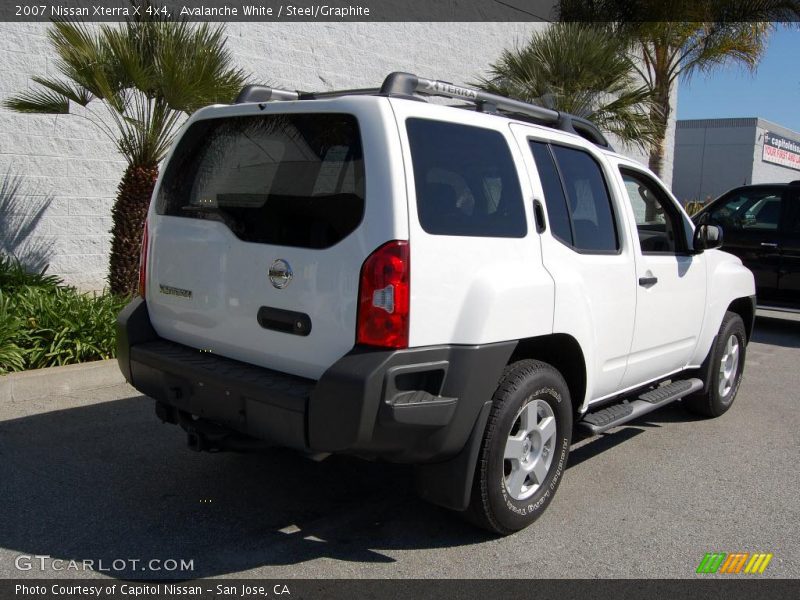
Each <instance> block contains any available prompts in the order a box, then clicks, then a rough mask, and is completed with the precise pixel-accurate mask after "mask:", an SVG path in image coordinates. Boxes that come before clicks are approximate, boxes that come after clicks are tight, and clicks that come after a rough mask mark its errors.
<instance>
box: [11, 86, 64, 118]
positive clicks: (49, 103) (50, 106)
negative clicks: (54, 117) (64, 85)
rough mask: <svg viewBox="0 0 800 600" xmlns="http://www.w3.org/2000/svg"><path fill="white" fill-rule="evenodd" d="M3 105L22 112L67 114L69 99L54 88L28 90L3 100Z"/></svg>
mask: <svg viewBox="0 0 800 600" xmlns="http://www.w3.org/2000/svg"><path fill="white" fill-rule="evenodd" d="M3 106H4V107H5V108H8V109H10V110H15V111H17V112H21V113H40V114H67V113H68V112H69V99H68V98H67V97H66V96H64V95H62V94H59V93H58V92H54V91H53V90H49V89H44V90H28V91H25V92H22V93H20V94H16V95H14V96H11V97H9V98H7V99H5V100H4V101H3Z"/></svg>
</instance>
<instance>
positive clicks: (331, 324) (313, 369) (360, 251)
mask: <svg viewBox="0 0 800 600" xmlns="http://www.w3.org/2000/svg"><path fill="white" fill-rule="evenodd" d="M298 112H314V113H324V112H336V113H348V114H353V115H355V116H356V118H357V119H358V122H359V127H360V130H361V139H362V145H363V150H364V170H365V176H366V196H367V198H366V204H365V211H364V219H363V221H362V223H361V225H360V226H359V227H358V228H357V229H356V230H355V231H354V232H353V233H351V234H350V235H348V236H347V237H346V238H344V239H343V240H342V241H340V242H339V243H337V244H335V245H334V246H332V247H330V248H327V249H320V250H317V249H308V248H297V247H287V246H276V245H270V244H259V243H251V242H244V241H242V240H240V239H239V238H237V237H236V236H235V235H234V234H233V233H232V232H231V231H230V229H228V227H226V226H225V225H223V224H222V223H218V222H214V221H209V220H200V219H184V218H180V217H169V216H160V215H158V214H156V212H155V205H152V206H151V209H150V213H149V215H148V230H149V235H150V238H151V240H150V247H149V253H148V259H149V264H148V278H147V305H148V311H149V313H150V318H151V320H152V323H153V327H154V328H155V330H156V332H157V333H158V334H159V335H160V336H161V337H164V338H166V339H168V340H172V341H176V342H180V343H183V344H187V345H189V346H192V347H195V348H201V349H208V350H211V351H213V352H214V353H215V354H219V355H221V356H228V357H231V358H234V359H238V360H242V361H245V362H248V363H252V364H256V365H260V366H264V367H269V368H272V369H277V370H280V371H283V372H287V373H292V374H295V375H300V376H303V377H310V378H314V379H317V378H319V377H320V376H321V375H322V373H323V372H324V371H325V370H326V369H327V368H328V367H329V366H330V365H331V364H333V363H334V362H335V361H336V360H338V359H339V358H340V357H341V356H342V355H344V354H345V353H346V352H347V351H349V350H350V349H351V348H352V347H353V344H354V343H355V331H356V308H357V300H358V284H359V273H360V271H361V265H362V264H363V262H364V260H365V259H366V257H367V256H368V255H369V254H371V253H372V251H373V250H375V249H376V248H378V247H379V246H380V245H382V244H383V243H385V242H386V241H388V240H391V239H407V238H408V227H407V223H408V217H407V215H406V202H405V183H404V180H403V178H402V170H401V169H398V168H397V165H401V164H402V160H401V158H400V156H399V148H398V144H397V140H396V135H395V133H394V132H395V131H396V126H395V122H394V117H393V115H392V112H391V109H390V107H389V101H388V100H387V99H386V98H376V97H357V96H353V97H350V98H340V99H335V100H322V101H317V102H280V103H273V104H269V105H268V107H267V108H266V109H265V110H263V111H262V110H260V109H259V108H258V106H257V105H255V104H247V105H240V106H235V107H217V108H208V109H204V110H203V111H200V112H198V113H197V114H196V115H195V116H194V118H193V119H192V120H191V121H190V123H188V124H187V126H188V125H190V124H191V123H193V122H195V121H197V120H201V119H212V118H215V117H234V116H246V115H254V116H258V115H264V114H267V113H273V114H277V113H298ZM160 183H161V181H160V179H159V182H158V184H159V185H160ZM278 259H283V260H285V261H287V262H288V263H289V265H290V266H291V268H292V270H293V272H294V277H293V279H292V280H291V282H290V283H289V285H287V286H286V287H285V288H284V289H276V288H274V287H273V286H272V284H271V283H270V281H269V278H268V276H267V273H268V271H269V268H270V266H271V265H272V264H273V262H274V261H276V260H278ZM159 285H166V286H170V287H173V288H179V289H183V290H190V291H191V292H192V297H191V298H184V297H178V296H174V295H167V294H163V293H161V292H160V288H159ZM262 306H269V307H273V308H279V309H285V310H293V311H298V312H302V313H305V314H307V315H308V316H309V317H310V319H311V333H310V334H309V335H308V336H297V335H287V334H285V333H280V332H276V331H271V330H267V329H264V328H262V327H260V326H259V324H258V321H257V315H258V310H259V308H260V307H262Z"/></svg>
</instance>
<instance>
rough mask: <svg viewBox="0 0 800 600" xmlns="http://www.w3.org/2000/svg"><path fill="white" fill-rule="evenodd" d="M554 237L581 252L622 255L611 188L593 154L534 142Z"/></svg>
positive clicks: (535, 155)
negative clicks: (618, 253)
mask: <svg viewBox="0 0 800 600" xmlns="http://www.w3.org/2000/svg"><path fill="white" fill-rule="evenodd" d="M531 151H532V152H533V159H534V161H535V162H536V169H537V171H538V172H539V177H540V179H541V182H542V187H543V189H544V195H545V205H546V206H547V215H548V217H549V221H550V228H551V231H552V233H553V235H554V236H555V237H556V238H557V239H559V240H561V241H562V242H564V243H565V244H567V245H568V246H571V247H572V248H574V249H575V250H578V251H579V252H588V253H594V254H610V253H617V252H618V251H619V237H618V235H617V225H616V221H615V220H614V213H613V210H612V207H611V198H610V197H609V194H608V186H607V185H606V180H605V177H604V176H603V171H602V169H601V168H600V165H599V164H597V161H595V159H594V158H592V156H591V154H589V153H588V152H585V151H583V150H578V149H576V148H569V147H566V146H557V145H555V144H547V143H544V142H531Z"/></svg>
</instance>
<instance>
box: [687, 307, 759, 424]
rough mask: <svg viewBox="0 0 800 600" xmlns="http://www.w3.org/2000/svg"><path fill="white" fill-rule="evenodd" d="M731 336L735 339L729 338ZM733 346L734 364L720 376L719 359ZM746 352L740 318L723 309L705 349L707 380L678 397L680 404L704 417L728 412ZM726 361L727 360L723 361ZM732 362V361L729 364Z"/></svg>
mask: <svg viewBox="0 0 800 600" xmlns="http://www.w3.org/2000/svg"><path fill="white" fill-rule="evenodd" d="M732 340H735V342H732ZM731 343H734V344H735V345H736V346H737V353H738V357H737V360H736V365H735V367H732V369H731V370H730V373H731V374H730V376H729V377H727V378H725V380H724V381H723V378H722V377H721V374H722V372H723V364H722V362H723V359H724V358H725V357H726V355H728V354H729V348H730V344H731ZM746 354H747V333H746V332H745V328H744V322H743V321H742V318H741V317H740V316H739V315H737V314H736V313H733V312H727V313H725V318H724V319H723V320H722V325H721V326H720V328H719V334H718V335H717V339H716V341H715V342H714V345H713V346H712V348H711V352H710V353H709V360H710V361H711V366H710V369H709V371H708V373H709V376H710V379H711V381H707V382H706V391H705V392H703V393H699V394H692V395H691V396H687V397H686V398H684V399H683V400H682V403H683V405H684V406H685V407H686V408H687V409H688V410H689V411H690V412H693V413H695V414H698V415H702V416H704V417H719V416H720V415H723V414H725V413H726V412H728V409H729V408H730V407H731V406H732V405H733V400H734V398H736V393H737V392H738V391H739V384H741V382H742V372H743V371H744V362H745V356H746ZM726 363H727V361H726ZM729 366H732V365H729Z"/></svg>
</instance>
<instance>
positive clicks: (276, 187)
mask: <svg viewBox="0 0 800 600" xmlns="http://www.w3.org/2000/svg"><path fill="white" fill-rule="evenodd" d="M364 196H365V193H364V159H363V155H362V148H361V135H360V132H359V128H358V122H357V121H356V118H355V117H354V116H352V115H346V114H333V113H322V114H320V113H318V114H286V115H276V114H273V115H260V116H257V117H232V118H226V119H209V120H204V121H198V122H196V123H194V124H193V125H192V126H191V127H190V128H189V130H188V131H187V132H186V133H185V134H184V136H183V137H182V138H181V141H180V142H179V143H178V146H177V148H176V149H175V152H174V153H173V156H172V158H171V159H170V162H169V164H168V165H167V168H166V171H165V173H164V178H163V181H162V184H161V187H160V189H159V193H158V198H157V205H156V207H157V211H158V212H159V214H163V215H169V216H175V217H185V218H192V219H208V220H214V221H218V222H221V223H224V224H225V225H226V226H227V227H228V228H229V229H230V230H231V231H232V232H233V233H234V234H235V235H236V236H237V237H239V238H240V239H242V240H244V241H247V242H259V243H268V244H277V245H285V246H299V247H303V248H327V247H329V246H332V245H333V244H336V243H337V242H339V241H341V240H342V239H344V237H346V236H347V235H348V234H350V233H351V232H352V231H354V230H355V228H356V227H358V225H359V223H360V222H361V219H362V216H363V214H364Z"/></svg>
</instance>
